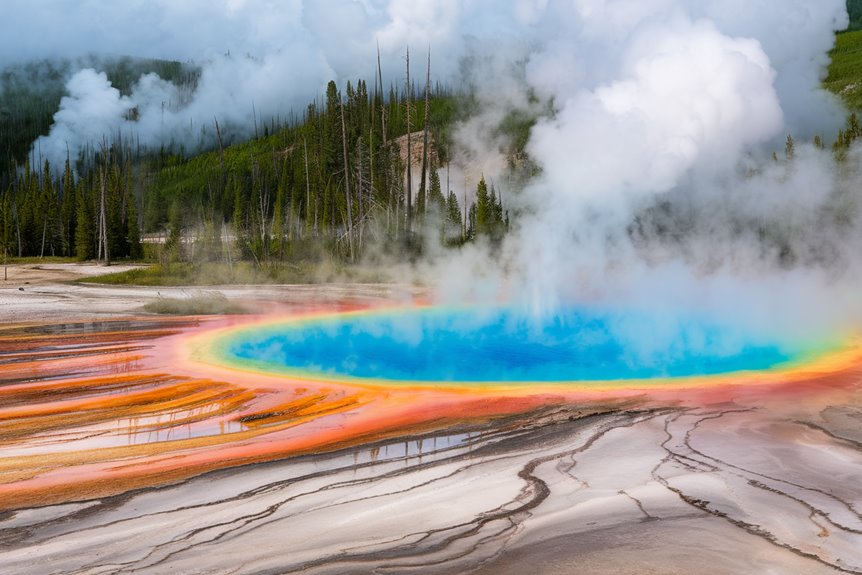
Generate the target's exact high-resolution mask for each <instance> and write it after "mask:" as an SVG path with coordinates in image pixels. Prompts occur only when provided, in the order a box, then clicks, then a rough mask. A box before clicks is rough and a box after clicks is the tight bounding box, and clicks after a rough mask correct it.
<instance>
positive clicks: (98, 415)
mask: <svg viewBox="0 0 862 575" xmlns="http://www.w3.org/2000/svg"><path fill="white" fill-rule="evenodd" d="M506 313H507V312H506V311H502V312H501V311H500V308H492V309H486V310H475V309H473V310H471V309H465V308H458V309H452V308H432V307H428V306H424V307H400V308H384V309H380V308H374V309H355V308H353V309H350V310H347V311H345V309H344V307H342V306H333V307H332V308H330V309H323V310H321V309H316V310H315V311H314V312H311V313H298V314H288V315H281V316H278V317H229V318H220V319H216V320H201V319H200V318H179V319H176V320H164V319H158V320H153V319H133V320H124V321H122V322H120V321H117V322H103V323H102V324H99V325H98V326H95V327H94V324H70V325H67V326H64V327H62V329H60V328H58V327H57V326H15V327H8V328H6V329H4V330H3V331H2V332H0V344H2V349H3V350H4V352H5V354H4V355H3V356H2V357H0V445H2V451H0V507H2V508H17V507H25V506H33V505H38V504H44V503H51V502H60V501H68V500H79V499H87V498H92V497H99V496H103V495H108V494H116V493H121V492H125V491H129V490H131V489H135V488H138V487H144V486H151V485H159V484H165V483H170V482H173V481H178V480H181V479H184V478H187V477H191V476H193V475H196V474H200V473H203V472H206V471H209V470H214V469H219V468H224V467H230V466H236V465H242V464H247V463H252V462H259V461H267V460H274V459H280V458H284V457H288V456H292V455H297V454H305V453H313V452H320V451H329V450H334V449H339V448H343V447H347V446H351V445H358V444H363V443H370V442H374V441H379V440H382V439H386V438H391V437H400V436H410V435H419V434H423V433H428V432H433V431H435V430H439V429H444V428H447V427H451V426H453V425H456V424H466V425H472V424H478V423H480V422H482V421H483V420H487V419H488V418H494V417H499V416H504V415H507V414H513V413H521V412H526V411H530V410H533V409H536V408H540V407H542V406H547V405H556V404H560V403H566V402H568V403H578V404H579V405H580V404H582V405H585V406H594V407H596V408H597V409H598V408H600V407H601V406H614V405H616V406H618V405H619V402H620V401H628V402H630V403H629V404H631V402H674V403H679V402H687V401H688V402H706V401H708V402H714V401H722V400H725V399H727V398H729V397H732V396H734V395H739V394H743V393H769V394H782V393H783V394H785V395H790V394H793V393H797V392H798V393H815V392H816V393H821V392H823V391H824V390H827V391H828V390H829V389H831V388H834V387H836V386H839V387H840V386H842V385H845V384H849V382H851V381H855V380H854V379H853V376H854V374H858V372H859V365H860V364H862V362H860V353H859V346H858V344H857V340H855V339H853V338H851V337H849V336H842V337H840V338H834V339H832V340H830V341H806V342H793V341H790V342H785V341H770V340H769V339H768V338H766V339H764V338H763V337H761V336H758V337H753V338H751V339H750V340H746V339H745V338H743V340H738V339H735V338H737V336H738V333H735V332H733V331H731V332H726V331H722V329H723V328H722V327H721V326H719V327H715V326H711V325H708V324H702V323H698V322H693V323H690V324H688V325H687V326H683V329H682V331H681V333H683V334H685V335H684V338H683V339H684V341H683V343H680V342H679V341H676V343H675V344H674V345H676V348H675V349H676V351H675V352H674V354H675V355H673V357H669V356H664V357H663V356H661V352H660V351H658V352H655V353H658V355H655V353H654V354H653V355H650V354H649V353H648V352H649V350H646V351H644V350H638V352H639V353H643V354H645V355H640V356H637V355H634V356H632V355H626V354H627V353H628V352H626V351H625V349H623V348H624V346H622V345H620V342H619V341H617V340H615V339H614V338H616V337H617V335H618V334H625V333H627V332H626V329H623V328H626V327H632V326H637V325H640V324H639V322H641V321H642V320H643V318H636V319H635V320H634V323H632V324H631V325H628V326H627V325H626V324H625V322H623V324H619V325H618V324H613V323H612V322H611V319H613V318H612V316H611V315H608V314H609V312H602V313H599V314H598V315H597V316H596V315H594V316H592V319H590V318H588V317H587V316H577V317H580V318H581V319H582V320H584V322H583V323H582V324H580V326H578V325H576V324H574V323H573V322H574V320H575V319H577V317H576V316H571V317H569V318H568V319H567V320H566V321H565V322H562V323H560V322H558V323H557V324H553V325H551V326H550V327H547V326H544V327H543V326H542V325H538V326H537V325H529V324H528V323H519V322H520V320H519V319H516V318H513V317H509V316H507V315H506ZM578 313H581V312H578ZM596 317H598V318H599V320H596V319H595V318H596ZM608 322H611V323H608ZM603 325H604V327H606V328H607V327H608V326H611V327H612V328H613V329H606V330H605V331H604V332H603V329H602V326H603ZM417 328H418V329H419V331H418V332H417V331H416V329H417ZM576 328H577V329H576ZM422 330H428V331H426V332H424V333H423V331H422ZM471 330H472V331H471ZM531 330H532V331H531ZM565 333H571V334H575V335H574V336H572V337H574V339H575V340H576V341H577V343H579V344H582V345H583V346H585V347H581V348H580V349H582V350H583V349H588V350H592V351H591V352H590V353H593V354H599V352H601V353H605V354H606V355H607V357H611V358H615V360H614V361H617V360H619V361H628V362H629V363H628V364H626V365H623V366H622V367H620V364H619V362H618V363H617V364H615V365H616V366H617V369H627V370H629V371H628V374H629V375H632V377H630V378H626V377H618V376H616V377H615V376H614V375H613V374H609V375H607V376H605V377H604V378H596V377H593V378H585V379H577V378H569V379H567V378H565V377H564V371H561V370H563V369H564V368H566V364H565V361H563V360H562V359H561V358H560V357H559V354H560V353H562V351H561V350H564V349H573V348H571V346H569V347H568V348H567V347H566V346H565V342H564V341H563V340H564V339H565V338H564V337H563V335H565ZM284 334H287V335H286V336H284ZM441 334H442V335H441ZM578 334H579V335H578ZM603 334H604V335H603ZM282 336H284V337H285V339H283V342H287V343H286V344H285V345H281V347H279V346H278V345H276V343H278V339H279V338H280V337H282ZM504 336H505V337H511V338H515V339H514V340H511V341H513V342H517V345H513V346H512V349H510V350H509V351H508V352H504V353H508V354H509V356H507V357H505V358H504V357H503V356H498V357H497V361H495V360H494V357H493V356H491V357H490V361H485V362H484V363H483V362H482V361H479V360H481V359H482V358H483V356H482V354H487V353H489V351H488V350H489V349H490V350H493V349H497V347H495V346H499V345H501V342H502V341H503V339H502V338H504ZM611 336H613V337H611ZM327 337H329V339H327ZM603 337H604V339H602V338H603ZM620 337H623V336H620ZM363 338H366V339H365V340H363ZM386 338H388V339H389V341H388V342H384V341H383V340H384V339H386ZM447 338H451V340H450V341H443V342H441V341H440V340H441V339H447ZM518 338H521V339H520V340H519V339H518ZM671 340H673V338H671ZM671 340H668V341H671ZM314 341H317V342H318V343H319V344H320V347H319V349H317V350H316V351H315V350H314V349H311V348H309V347H308V346H309V345H310V344H311V343H313V342H314ZM350 341H352V342H353V345H352V347H351V348H349V349H342V348H344V345H345V342H350ZM435 341H437V343H445V344H447V345H449V347H448V348H445V349H444V348H442V347H441V348H434V347H433V346H431V345H430V344H431V343H434V342H435ZM621 341H626V340H625V339H623V340H621ZM237 342H251V344H252V345H250V346H246V347H243V346H242V345H240V346H236V345H235V344H236V343H237ZM292 342H298V343H297V345H296V347H293V345H294V343H292ZM548 342H550V343H548ZM711 343H712V344H716V345H718V344H720V345H721V346H723V347H722V351H721V353H720V354H718V356H717V358H715V359H714V361H712V362H710V361H707V360H709V357H707V356H708V355H709V354H708V353H707V352H708V351H709V344H711ZM683 344H684V345H683ZM435 345H436V344H435ZM303 346H305V347H303ZM326 346H332V348H333V349H341V352H343V353H341V354H340V355H339V354H335V353H331V352H327V351H326V349H327V347H326ZM387 346H390V347H387ZM423 346H424V347H423ZM483 346H484V347H483ZM530 346H533V347H530ZM590 346H592V347H590ZM267 347H270V348H271V349H270V353H269V354H264V355H262V356H260V357H257V358H255V357H252V356H251V355H250V353H251V352H255V351H256V350H257V351H260V350H263V349H267ZM297 350H299V351H297ZM375 350H376V351H375ZM458 350H460V352H461V353H464V354H465V356H466V357H469V358H470V361H468V362H467V364H466V368H469V369H475V368H477V367H481V366H482V365H484V366H485V367H490V368H491V369H493V368H494V364H495V363H497V362H502V363H505V364H506V365H507V366H508V367H507V371H508V372H509V373H512V374H514V377H512V378H509V379H502V380H498V379H494V377H493V376H492V375H485V376H483V377H478V376H476V375H475V374H476V373H477V372H475V371H473V372H470V371H463V369H466V368H465V367H464V366H465V363H464V362H463V361H462V362H460V363H459V362H457V361H455V362H454V363H455V364H456V367H458V369H462V371H459V372H449V373H450V374H451V377H447V378H440V377H437V375H435V374H439V373H442V372H439V371H438V372H434V371H433V369H438V368H439V369H443V368H442V367H440V366H437V365H435V362H439V363H441V364H442V363H445V361H446V360H447V354H451V353H456V352H457V351H458ZM621 350H622V351H621ZM734 350H736V351H737V352H739V353H737V355H736V356H734V355H733V353H731V352H733V351H734ZM381 351H382V356H381V355H380V352H381ZM411 351H413V352H421V353H420V355H415V354H414V356H413V357H412V358H411V357H410V356H409V352H411ZM372 352H375V353H378V356H377V357H371V356H373V353H372ZM291 353H293V354H294V356H291V355H290V354H291ZM297 353H299V355H298V356H297V355H296V354H297ZM314 353H322V354H323V355H321V356H320V357H314ZM366 353H368V358H367V359H368V360H369V365H370V364H372V363H373V364H374V366H375V368H379V369H380V370H381V371H379V372H378V373H377V375H375V376H369V372H368V371H363V369H364V368H363V366H362V365H361V362H362V361H363V358H365V355H363V354H366ZM396 353H400V354H402V355H403V354H407V356H406V359H405V357H399V358H396V357H395V354H396ZM615 353H616V354H617V355H616V356H615V355H614V354H615ZM279 354H280V355H279ZM422 354H424V355H422ZM519 354H520V355H519ZM531 354H532V355H531ZM543 354H544V355H543ZM619 354H622V355H619ZM587 355H589V354H587ZM291 357H299V358H300V359H301V358H307V359H308V358H309V357H310V360H308V361H306V362H305V363H301V362H300V363H299V364H298V365H290V364H289V363H286V362H285V361H284V360H285V359H290V358H291ZM323 357H329V358H331V359H333V363H331V364H329V365H323V364H322V363H321V361H320V359H321V358H323ZM380 357H383V358H384V359H385V358H386V357H392V358H393V360H394V359H398V360H399V361H400V363H399V364H398V365H396V366H395V367H396V368H397V369H400V370H401V372H400V373H402V374H403V373H405V372H404V370H405V369H408V368H409V362H410V361H416V362H417V365H419V366H420V367H421V368H422V369H423V370H425V371H421V370H419V371H418V372H417V373H418V374H419V375H418V376H417V377H414V378H413V379H410V378H407V377H401V376H398V377H392V376H391V375H392V373H395V372H391V371H390V372H386V371H385V370H387V369H392V366H386V365H384V364H383V361H382V360H381V359H380ZM543 357H544V358H545V359H550V362H549V363H548V364H547V365H546V366H545V367H547V366H548V365H550V366H551V368H552V369H550V372H551V373H553V374H555V377H553V378H545V379H544V380H542V379H541V378H537V377H535V374H536V373H537V371H536V369H541V366H542V364H541V362H539V361H536V360H537V358H538V359H542V358H543ZM705 357H706V359H704V358H705ZM739 357H743V358H745V359H746V360H751V361H753V362H754V364H752V365H753V366H754V367H756V368H757V369H755V368H754V367H752V365H748V366H746V365H742V364H739V363H737V361H738V360H739ZM429 358H430V359H429ZM462 359H463V358H462ZM486 359H487V358H486ZM503 359H505V361H503ZM582 359H589V357H585V358H582ZM638 359H640V361H642V362H643V363H641V364H638V363H637V361H636V360H638ZM670 359H675V360H676V361H678V362H680V361H681V362H682V363H681V364H677V365H676V367H673V368H668V367H667V366H668V365H670V364H665V365H664V366H663V367H662V365H661V364H660V361H661V360H670ZM528 360H530V361H535V363H534V364H533V366H532V367H531V368H530V369H532V370H533V371H530V370H528V369H526V368H525V369H524V370H522V371H520V372H517V370H515V369H514V368H513V367H512V366H513V365H515V364H517V363H518V362H521V365H522V367H524V362H527V361H528ZM566 361H569V360H566ZM650 361H652V363H650ZM279 362H281V363H279ZM405 362H407V363H405ZM423 362H424V363H423ZM698 362H701V363H700V364H698ZM704 362H705V363H704ZM395 363H397V362H395ZM474 364H475V365H474ZM683 364H685V365H683ZM697 365H705V366H707V368H708V369H707V370H706V374H705V375H704V374H702V373H696V372H691V370H692V369H694V368H693V367H692V366H694V367H696V366H697ZM366 367H367V366H366ZM568 367H571V364H569V365H568ZM575 367H578V366H577V365H576V366H575ZM600 368H601V366H598V367H597V366H596V365H595V364H589V362H587V363H583V362H582V364H581V365H580V367H578V369H582V370H584V371H583V373H600V372H599V369H600ZM661 369H664V370H665V371H668V372H670V375H667V374H663V373H660V372H659V370H661ZM686 369H688V370H689V372H686ZM429 370H431V371H429ZM555 370H556V371H555ZM638 370H640V371H638ZM649 370H653V371H652V372H650V373H648V371H649ZM674 370H676V371H674ZM709 370H711V371H709ZM470 373H473V374H474V376H473V377H472V378H471V377H470V376H469V374H470ZM492 373H493V372H492ZM387 375H388V377H387Z"/></svg>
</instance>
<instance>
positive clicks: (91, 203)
mask: <svg viewBox="0 0 862 575" xmlns="http://www.w3.org/2000/svg"><path fill="white" fill-rule="evenodd" d="M848 7H849V8H850V11H851V20H852V21H853V22H854V23H857V24H858V23H859V22H860V18H862V0H859V1H858V2H857V1H855V0H850V1H849V2H848ZM831 55H832V58H833V62H832V66H831V68H830V73H829V76H828V78H827V79H826V81H825V85H826V86H827V87H828V88H829V89H831V90H832V91H833V92H835V93H836V94H838V95H840V96H841V97H842V98H844V100H845V101H846V102H847V103H848V104H849V105H850V106H851V108H854V109H855V108H858V107H860V106H862V88H860V86H862V32H846V33H842V34H839V35H838V37H837V43H836V47H835V49H834V50H833V52H832V54H831ZM90 64H93V65H94V66H101V68H102V69H104V70H105V71H106V72H107V74H108V77H109V79H110V81H111V83H112V84H113V85H114V87H116V88H117V89H119V90H120V92H127V91H128V90H129V89H130V87H131V86H132V84H133V83H134V81H135V80H136V79H137V78H138V77H139V76H140V75H141V74H142V73H146V72H150V71H154V72H156V73H158V74H159V75H160V76H161V77H163V78H165V79H168V80H171V81H172V82H174V83H177V84H181V85H185V86H187V87H188V89H190V90H193V89H194V86H195V82H196V81H197V78H198V77H197V72H196V69H195V68H194V67H193V66H190V65H185V64H180V63H176V62H164V61H143V60H134V59H131V58H120V59H113V60H111V61H110V62H106V63H105V62H98V61H95V60H94V61H92V62H90ZM69 66H71V63H69V62H65V63H64V62H60V63H49V62H41V63H37V64H32V65H28V66H19V67H16V68H12V69H7V70H5V71H4V72H2V74H0V86H2V91H0V121H2V130H0V148H2V158H0V251H2V252H3V254H4V255H7V256H11V257H45V256H65V257H69V258H77V259H80V260H87V259H99V260H103V261H108V262H109V261H111V260H116V259H119V258H132V259H139V258H145V259H147V260H148V261H157V262H160V263H163V264H169V263H172V262H177V261H186V262H192V263H195V264H198V263H205V262H222V263H225V264H227V265H232V264H233V263H235V262H238V261H245V262H249V263H250V265H253V266H255V267H258V268H268V267H278V266H280V265H282V264H284V263H286V262H296V261H311V262H314V261H317V260H319V259H321V258H324V257H325V258H333V259H335V260H337V261H340V262H345V263H352V262H358V261H361V260H362V259H363V258H364V257H365V256H367V255H368V254H369V253H374V254H381V253H382V254H389V255H391V256H393V257H394V258H399V259H403V258H411V257H413V256H415V255H417V254H419V253H421V251H422V250H423V248H424V247H426V246H427V245H428V242H436V243H438V244H439V245H441V246H447V247H457V246H459V245H461V244H463V243H464V242H469V241H474V240H475V239H477V238H485V239H487V240H489V241H490V243H491V244H492V245H494V244H496V243H498V242H499V241H500V239H501V238H502V237H503V236H504V234H505V233H506V231H507V229H508V228H509V225H510V218H517V214H515V213H510V212H509V210H508V206H507V204H506V202H504V198H503V197H502V194H501V192H503V190H500V189H498V188H497V187H495V185H494V183H493V182H486V181H485V179H484V178H480V177H477V178H475V179H474V180H473V182H472V183H471V185H470V187H469V189H465V185H464V184H463V182H459V183H457V184H456V183H454V182H450V181H448V178H446V177H445V174H447V173H448V172H449V170H448V167H449V163H450V161H451V160H452V158H451V156H452V135H451V134H452V130H453V127H454V126H455V125H456V123H457V122H459V121H460V120H463V119H465V118H467V117H469V115H470V114H471V113H472V112H473V111H474V110H475V107H476V106H477V103H476V102H475V101H474V100H473V98H472V96H471V95H470V94H464V93H454V92H453V91H452V90H451V89H449V88H447V87H445V86H440V85H433V86H432V85H431V83H430V73H428V71H427V70H423V72H426V73H424V74H422V78H421V80H420V81H419V82H417V81H416V80H415V79H413V80H412V81H410V83H409V86H410V89H409V90H406V89H405V88H404V86H405V85H408V84H407V83H406V82H404V81H400V82H394V83H392V84H389V85H384V84H383V82H382V81H381V79H380V78H381V76H382V74H380V73H379V72H380V71H378V74H376V75H375V78H374V79H373V81H372V83H371V85H370V86H369V84H368V83H367V80H365V79H358V80H356V81H354V82H349V83H347V84H346V85H344V86H343V87H340V86H337V85H336V84H335V83H334V82H330V83H329V85H328V86H327V89H326V92H325V94H322V95H321V96H320V97H319V98H318V99H317V100H316V101H313V102H309V103H308V105H307V107H306V108H305V109H304V110H301V111H296V113H295V115H294V116H293V118H292V119H290V120H287V121H276V120H272V119H270V120H267V121H261V122H260V123H258V122H257V120H255V125H254V133H255V136H254V137H252V138H251V139H250V140H249V141H247V142H243V143H238V144H232V145H229V144H228V142H227V141H226V138H223V137H222V136H223V134H224V129H225V127H224V126H221V125H220V124H219V119H218V118H213V120H212V125H211V126H208V127H207V129H211V130H212V132H213V133H215V134H216V138H215V142H214V145H213V147H212V149H211V150H209V151H206V152H204V153H201V154H197V155H194V156H191V157H185V156H183V155H182V151H181V150H173V149H168V148H162V149H161V150H151V149H149V150H148V149H143V148H141V147H139V146H136V144H135V142H134V141H131V140H129V139H122V138H117V139H115V140H108V139H107V138H106V139H105V140H103V141H102V142H101V144H94V146H93V147H92V148H91V149H88V150H87V151H86V152H85V153H84V154H83V155H82V156H81V157H72V158H69V159H68V160H67V161H66V163H65V165H63V166H51V165H49V164H48V163H47V162H46V161H41V160H40V159H39V157H38V155H37V154H34V153H28V152H30V146H31V144H32V142H33V141H34V140H35V138H36V137H37V136H39V135H43V134H45V133H46V132H47V131H48V128H49V127H50V123H51V117H52V114H53V111H56V109H57V106H58V103H59V101H60V98H61V97H62V95H63V79H64V78H65V77H67V76H68V71H69ZM408 77H409V76H408ZM535 119H536V118H532V117H527V116H519V115H512V116H510V117H509V118H507V119H506V120H505V121H504V122H503V124H502V125H501V126H500V128H499V130H500V131H501V132H504V135H506V136H508V138H504V140H506V141H508V142H509V147H508V149H506V150H504V153H505V154H507V155H508V157H509V158H510V169H511V170H512V171H513V174H514V175H515V176H517V177H513V178H512V181H514V182H517V181H519V177H520V176H521V175H522V174H523V173H529V172H530V162H529V159H528V158H526V157H525V156H524V154H523V147H524V144H525V142H526V135H527V134H528V133H529V127H530V125H531V124H532V122H534V121H535ZM859 136H860V128H859V126H858V122H857V121H856V118H855V116H852V117H851V118H850V119H849V120H848V125H847V129H846V130H844V131H843V132H842V133H841V134H840V135H839V137H838V139H837V140H836V141H835V142H820V141H818V144H819V145H821V146H823V145H825V146H832V147H833V151H834V156H835V160H836V161H837V162H844V161H847V160H846V154H845V152H846V150H847V149H848V147H849V145H850V144H851V143H852V142H853V141H855V140H856V139H857V138H858V137H859ZM788 146H789V149H790V151H789V152H788V153H787V158H786V159H790V156H792V139H789V141H788ZM776 161H778V156H776ZM782 161H783V160H782ZM460 168H461V169H469V166H467V167H464V166H460ZM512 188H513V189H506V190H505V194H512V193H517V185H514V186H512Z"/></svg>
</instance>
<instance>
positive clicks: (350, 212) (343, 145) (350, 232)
mask: <svg viewBox="0 0 862 575" xmlns="http://www.w3.org/2000/svg"><path fill="white" fill-rule="evenodd" d="M338 103H339V107H340V108H341V150H342V153H343V155H344V199H345V200H346V202H347V246H348V248H349V249H350V261H351V262H352V261H354V259H355V257H356V254H355V253H354V250H353V210H352V208H351V206H350V203H351V202H350V170H349V169H348V163H347V159H348V158H347V128H346V127H345V125H344V100H343V99H341V98H340V97H339V99H338Z"/></svg>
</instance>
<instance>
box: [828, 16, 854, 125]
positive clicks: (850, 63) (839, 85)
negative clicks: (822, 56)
mask: <svg viewBox="0 0 862 575" xmlns="http://www.w3.org/2000/svg"><path fill="white" fill-rule="evenodd" d="M829 56H830V57H831V59H832V62H831V63H830V65H829V73H828V75H827V76H826V79H825V80H824V81H823V86H824V87H825V88H826V89H827V90H829V91H830V92H832V93H833V94H835V95H837V96H839V97H840V98H841V99H842V100H844V103H845V104H847V106H848V107H849V108H851V109H853V110H860V109H862V30H860V31H856V32H844V33H842V34H838V35H836V36H835V47H834V48H833V49H832V51H831V52H829Z"/></svg>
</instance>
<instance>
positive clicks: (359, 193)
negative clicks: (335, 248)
mask: <svg viewBox="0 0 862 575" xmlns="http://www.w3.org/2000/svg"><path fill="white" fill-rule="evenodd" d="M356 175H357V179H358V182H357V190H356V199H357V200H358V202H359V229H358V230H357V251H358V252H359V253H362V223H363V219H364V214H363V209H362V208H363V205H362V193H363V187H362V136H359V139H358V140H357V142H356Z"/></svg>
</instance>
